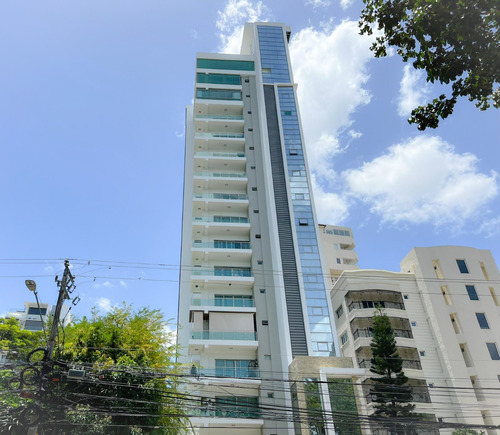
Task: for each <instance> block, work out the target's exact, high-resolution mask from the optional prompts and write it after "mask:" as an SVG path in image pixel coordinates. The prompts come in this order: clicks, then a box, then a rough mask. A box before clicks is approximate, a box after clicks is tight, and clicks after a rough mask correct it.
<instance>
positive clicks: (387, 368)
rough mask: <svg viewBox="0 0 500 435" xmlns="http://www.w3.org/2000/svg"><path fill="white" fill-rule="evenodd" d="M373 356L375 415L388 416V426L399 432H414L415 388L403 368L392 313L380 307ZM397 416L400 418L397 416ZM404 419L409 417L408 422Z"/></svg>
mask: <svg viewBox="0 0 500 435" xmlns="http://www.w3.org/2000/svg"><path fill="white" fill-rule="evenodd" d="M370 347H371V350H372V358H371V360H370V363H371V367H370V370H371V371H372V372H373V373H375V374H376V375H378V376H377V377H372V378H370V380H371V381H372V382H373V386H372V388H371V389H370V394H371V395H372V397H373V402H374V408H375V413H374V414H375V416H378V417H384V418H387V424H385V426H386V427H387V428H389V429H390V430H395V433H398V434H403V433H406V434H410V433H413V432H412V431H411V429H409V428H408V427H409V426H407V424H405V423H408V422H409V421H410V420H412V421H414V420H415V419H416V418H418V415H416V414H414V413H413V412H412V411H413V409H414V408H415V405H413V404H412V403H411V401H412V389H411V387H409V386H408V385H407V382H408V378H407V377H406V376H405V374H404V372H403V360H402V359H401V357H400V356H399V354H398V351H397V348H396V340H395V338H394V331H393V329H392V326H391V322H390V319H389V317H388V316H387V315H386V314H384V313H383V312H382V311H381V310H380V309H379V310H378V311H376V312H375V316H374V318H373V338H372V342H371V344H370ZM396 419H397V420H396ZM405 419H406V420H407V421H406V422H405Z"/></svg>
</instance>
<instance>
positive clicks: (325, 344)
mask: <svg viewBox="0 0 500 435" xmlns="http://www.w3.org/2000/svg"><path fill="white" fill-rule="evenodd" d="M317 345H318V351H319V352H328V351H329V350H330V349H329V346H328V342H322V341H318V343H317Z"/></svg>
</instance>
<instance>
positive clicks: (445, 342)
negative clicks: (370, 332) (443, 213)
mask: <svg viewBox="0 0 500 435" xmlns="http://www.w3.org/2000/svg"><path fill="white" fill-rule="evenodd" d="M457 259H458V260H465V264H466V265H467V269H468V273H461V272H460V270H459V267H458V264H457ZM401 268H402V270H406V271H410V272H413V273H415V276H416V278H417V284H418V287H419V292H420V294H421V297H422V300H423V301H424V304H425V308H426V312H427V315H428V322H429V324H430V326H431V328H432V330H433V332H434V337H435V343H436V352H437V353H438V354H439V357H440V359H441V362H442V365H443V372H444V373H443V378H442V379H441V380H438V381H437V383H438V384H442V385H444V386H446V387H448V388H449V390H448V391H449V396H450V397H451V398H452V399H453V400H454V402H455V406H454V411H455V415H450V416H449V417H447V420H448V418H449V419H450V420H451V421H457V422H465V423H468V424H486V425H492V424H493V425H500V414H499V413H498V405H499V403H500V400H499V398H498V394H496V393H495V390H491V391H490V392H488V390H484V388H499V386H500V384H499V382H500V379H499V378H498V376H499V374H500V360H493V359H492V357H491V355H490V353H489V352H488V348H487V346H486V343H495V344H496V346H497V349H499V352H500V306H499V305H498V298H496V297H495V295H498V293H499V290H500V285H499V283H500V274H499V272H498V268H497V266H496V264H495V261H494V259H493V257H492V255H491V252H490V251H488V250H480V249H475V248H468V247H460V246H443V247H432V248H415V249H413V250H412V251H411V252H410V253H409V254H408V255H407V256H406V257H405V258H404V259H403V261H402V262H401ZM466 285H469V286H470V285H473V286H474V288H475V291H476V293H477V297H478V299H477V300H475V299H472V300H471V298H470V296H469V294H468V292H467V289H466ZM443 291H444V293H445V294H444V295H443ZM476 313H484V314H485V316H486V319H487V321H488V326H489V328H488V329H482V328H481V327H480V326H479V322H478V319H477V317H476ZM452 319H453V320H454V321H452ZM457 324H458V326H457ZM450 420H449V421H450ZM487 433H488V434H496V433H500V432H498V431H496V430H495V429H489V430H488V431H487Z"/></svg>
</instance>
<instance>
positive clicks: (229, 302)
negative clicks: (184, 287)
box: [191, 298, 255, 308]
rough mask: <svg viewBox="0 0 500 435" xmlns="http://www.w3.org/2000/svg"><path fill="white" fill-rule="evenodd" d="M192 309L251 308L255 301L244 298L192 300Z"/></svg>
mask: <svg viewBox="0 0 500 435" xmlns="http://www.w3.org/2000/svg"><path fill="white" fill-rule="evenodd" d="M191 305H192V306H193V307H235V308H253V307H255V301H254V300H253V299H249V298H245V299H240V298H215V299H192V300H191Z"/></svg>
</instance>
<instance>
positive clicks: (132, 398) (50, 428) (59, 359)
mask: <svg viewBox="0 0 500 435" xmlns="http://www.w3.org/2000/svg"><path fill="white" fill-rule="evenodd" d="M167 326H168V323H167V322H166V321H165V320H164V318H163V315H162V314H161V312H160V311H159V310H150V309H148V308H141V309H139V310H137V311H134V310H133V309H132V307H131V306H127V305H125V304H124V305H123V306H121V307H116V308H114V309H112V310H111V312H109V313H107V314H104V315H102V314H99V313H98V312H97V311H96V310H93V312H92V315H91V317H90V318H87V317H83V318H82V319H76V320H75V319H74V321H73V323H72V324H71V325H69V326H67V327H66V328H65V330H64V331H63V330H60V333H59V337H60V340H59V347H58V348H56V350H55V352H54V359H53V360H54V361H55V365H54V366H53V368H52V369H51V370H50V371H48V374H47V375H46V376H45V377H44V376H43V375H42V376H40V377H38V378H36V377H35V378H36V379H35V382H34V383H33V384H34V386H32V387H31V392H33V393H34V396H35V397H34V401H31V402H28V403H25V404H24V405H25V406H26V407H27V408H28V409H33V407H35V412H38V413H39V414H40V415H41V417H40V418H39V424H40V425H41V426H42V428H43V430H44V433H45V434H47V435H50V434H65V433H71V434H77V435H80V434H89V435H90V434H106V435H113V434H134V435H135V434H140V433H151V434H178V433H182V432H183V428H184V427H185V426H186V421H185V419H184V417H183V413H182V410H181V406H180V405H181V404H180V396H181V395H180V393H179V392H178V391H177V388H178V379H179V377H178V376H176V372H177V367H176V363H175V356H176V348H175V346H173V345H170V344H169V342H170V338H171V337H169V334H170V333H168V332H167V331H168V329H167ZM70 369H71V370H72V375H69V370H70ZM74 370H78V372H74ZM40 373H42V370H40ZM74 373H79V374H82V373H85V376H81V377H75V376H74V375H73V374H74ZM39 380H40V381H39ZM181 397H182V396H181ZM30 403H31V404H30ZM21 422H23V419H21ZM24 424H25V425H26V418H24ZM24 433H25V432H24Z"/></svg>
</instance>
